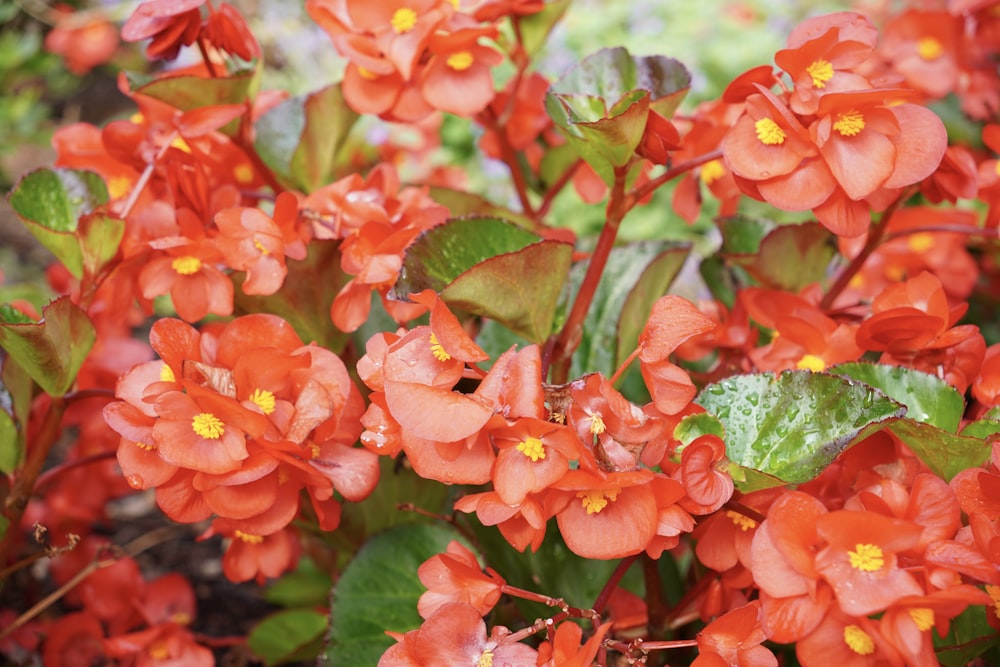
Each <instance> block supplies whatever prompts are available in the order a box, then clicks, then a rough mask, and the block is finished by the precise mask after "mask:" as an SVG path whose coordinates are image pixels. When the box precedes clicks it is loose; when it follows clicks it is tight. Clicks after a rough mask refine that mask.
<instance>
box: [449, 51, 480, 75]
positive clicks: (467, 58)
mask: <svg viewBox="0 0 1000 667" xmlns="http://www.w3.org/2000/svg"><path fill="white" fill-rule="evenodd" d="M473 61H474V59H473V57H472V54H471V53H469V52H468V51H459V52H458V53H453V54H451V55H450V56H448V60H446V61H445V63H446V64H447V65H448V67H450V68H452V69H453V70H455V71H456V72H462V71H464V70H467V69H469V68H470V67H471V66H472V63H473Z"/></svg>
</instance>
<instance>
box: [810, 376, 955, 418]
mask: <svg viewBox="0 0 1000 667" xmlns="http://www.w3.org/2000/svg"><path fill="white" fill-rule="evenodd" d="M827 373H830V374H832V375H844V376H846V377H849V378H853V379H855V380H859V381H861V382H864V383H865V384H867V385H870V386H872V387H875V388H876V389H878V390H879V391H881V392H882V393H883V394H885V395H886V396H889V397H890V398H892V399H894V400H896V401H898V402H900V403H902V404H903V405H905V406H906V417H907V418H908V419H915V420H916V421H918V422H924V423H926V424H931V425H932V426H936V427H938V428H940V429H944V430H945V431H948V432H950V433H954V432H955V431H957V430H958V424H959V422H960V421H961V419H962V415H963V414H964V413H965V401H964V400H963V399H962V395H961V394H959V393H958V391H956V390H955V388H954V387H952V386H951V385H950V384H948V383H947V382H945V381H944V380H942V379H941V378H939V377H937V376H936V375H931V374H930V373H924V372H923V371H918V370H914V369H912V368H905V367H903V366H888V365H886V364H866V363H861V362H852V363H847V364H839V365H837V366H832V367H831V368H829V369H827Z"/></svg>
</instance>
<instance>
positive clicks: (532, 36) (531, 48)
mask: <svg viewBox="0 0 1000 667" xmlns="http://www.w3.org/2000/svg"><path fill="white" fill-rule="evenodd" d="M569 5H570V0H554V1H553V2H546V3H545V6H544V7H543V8H542V11H540V12H536V13H534V14H530V15H528V16H516V15H515V16H513V17H512V18H513V19H514V20H515V21H517V22H518V25H519V27H520V29H521V44H522V46H524V50H525V51H526V52H527V53H528V55H529V56H531V55H535V53H537V52H538V50H539V49H541V48H542V47H543V46H545V42H546V40H547V39H548V37H549V33H551V32H552V29H553V28H554V27H555V26H556V25H557V24H558V23H559V20H560V19H561V18H562V17H563V14H565V13H566V10H567V9H569Z"/></svg>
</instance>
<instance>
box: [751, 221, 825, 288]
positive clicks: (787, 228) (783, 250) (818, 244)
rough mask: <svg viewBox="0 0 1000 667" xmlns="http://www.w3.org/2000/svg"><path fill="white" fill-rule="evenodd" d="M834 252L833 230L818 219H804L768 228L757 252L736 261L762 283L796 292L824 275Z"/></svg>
mask: <svg viewBox="0 0 1000 667" xmlns="http://www.w3.org/2000/svg"><path fill="white" fill-rule="evenodd" d="M836 252H837V244H836V242H835V238H834V236H833V234H831V233H830V232H828V231H827V230H826V228H824V227H823V226H822V225H820V224H819V223H818V222H807V223H803V224H800V225H781V226H780V227H777V228H776V229H774V230H772V231H771V232H770V233H768V235H767V236H765V237H764V239H763V240H762V241H761V243H760V249H759V251H758V252H757V254H756V255H754V256H753V257H752V258H747V259H746V260H745V261H741V262H739V263H740V265H742V266H744V267H745V268H746V270H747V273H749V274H750V275H751V276H753V277H754V278H756V279H757V280H758V281H760V283H761V284H762V285H764V286H765V287H770V288H773V289H781V290H787V291H790V292H797V291H799V290H800V289H802V288H803V287H805V286H806V285H809V284H811V283H815V282H819V281H821V280H823V279H824V278H825V277H826V274H827V267H828V266H829V264H830V260H831V259H833V256H834V254H836Z"/></svg>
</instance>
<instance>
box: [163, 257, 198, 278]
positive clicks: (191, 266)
mask: <svg viewBox="0 0 1000 667" xmlns="http://www.w3.org/2000/svg"><path fill="white" fill-rule="evenodd" d="M170 268H172V269H173V270H174V271H176V272H177V273H179V274H181V275H182V276H190V275H192V274H194V273H198V272H199V271H201V260H200V259H198V258H197V257H192V256H191V255H185V256H183V257H178V258H177V259H175V260H174V261H173V262H171V263H170Z"/></svg>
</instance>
